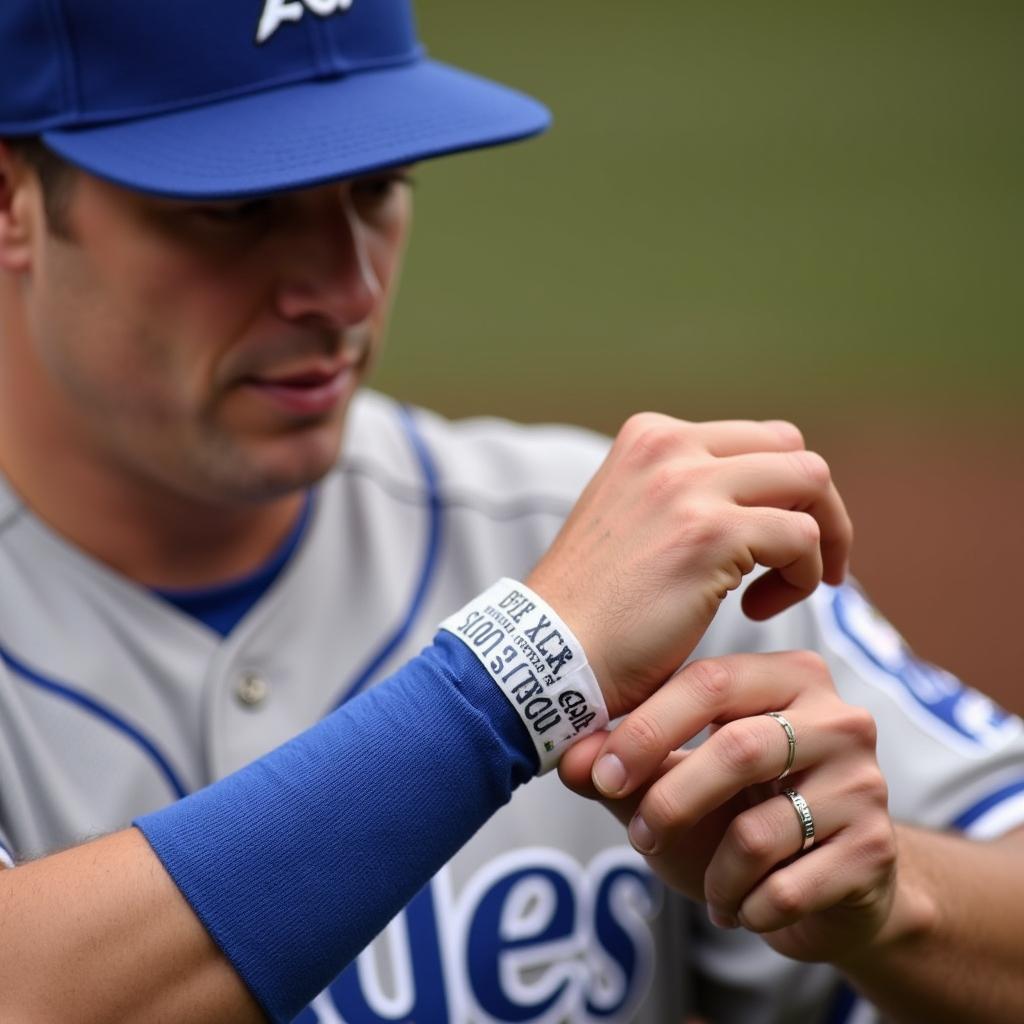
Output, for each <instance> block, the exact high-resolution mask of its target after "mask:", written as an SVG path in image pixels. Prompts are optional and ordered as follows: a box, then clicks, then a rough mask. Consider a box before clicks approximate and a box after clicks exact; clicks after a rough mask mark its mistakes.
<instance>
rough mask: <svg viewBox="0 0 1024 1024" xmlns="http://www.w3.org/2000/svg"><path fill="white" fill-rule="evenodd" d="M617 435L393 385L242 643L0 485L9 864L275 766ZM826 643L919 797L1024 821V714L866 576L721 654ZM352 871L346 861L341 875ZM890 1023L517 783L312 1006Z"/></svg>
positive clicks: (2, 737)
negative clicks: (85, 548) (55, 526)
mask: <svg viewBox="0 0 1024 1024" xmlns="http://www.w3.org/2000/svg"><path fill="white" fill-rule="evenodd" d="M606 450H607V441H606V440H604V439H602V438H598V437H596V436H594V435H591V434H588V433H586V432H584V431H579V430H573V429H570V428H562V427H519V426H514V425H512V424H509V423H504V422H500V421H497V420H475V421H467V422H464V423H459V424H451V423H447V422H445V421H443V420H441V419H440V418H438V417H436V416H433V415H432V414H429V413H424V412H415V413H412V414H407V413H406V412H404V411H403V410H402V409H400V408H399V407H398V406H396V405H395V404H394V403H392V402H390V401H389V400H387V399H385V398H382V397H381V396H379V395H375V394H373V393H365V394H363V395H361V396H360V397H359V398H358V399H357V401H356V403H355V405H354V407H353V409H352V411H351V414H350V420H349V425H348V433H347V438H346V443H345V446H344V451H343V454H342V457H341V459H340V460H339V463H338V466H337V468H336V470H335V471H334V472H332V473H331V474H330V475H329V476H328V478H327V479H325V480H324V481H323V483H322V484H321V485H320V486H319V487H318V489H317V493H316V496H315V505H314V509H313V514H312V518H311V521H310V523H309V525H308V527H307V529H306V532H305V535H304V536H303V538H302V541H301V544H300V546H299V548H298V550H297V551H296V552H295V554H294V555H293V556H292V558H291V560H290V562H289V564H288V566H287V568H286V569H285V571H284V572H283V573H282V574H281V575H280V576H279V577H278V578H277V580H276V581H275V583H274V584H273V586H272V587H271V588H270V590H268V591H267V593H265V594H264V595H263V597H262V598H261V599H260V600H259V601H258V603H257V604H256V605H255V606H254V607H253V608H252V609H251V610H250V611H249V613H248V614H247V615H246V616H245V618H244V619H243V620H242V621H241V622H240V623H239V624H238V625H237V626H236V627H235V628H234V629H233V630H232V631H231V633H230V634H229V635H228V636H227V637H226V638H224V637H221V636H220V635H219V634H217V633H216V632H214V631H213V630H211V629H208V628H207V627H206V626H204V625H203V624H201V623H200V622H198V621H196V620H195V619H193V618H191V617H189V616H188V615H187V614H185V613H183V612H182V611H180V610H179V609H177V608H176V607H174V606H172V605H171V604H169V603H168V602H166V601H165V600H163V599H162V598H160V597H158V596H156V595H154V594H152V593H151V592H149V591H148V590H146V589H145V588H143V587H140V586H138V585H137V584H135V583H133V582H131V581H129V580H127V579H125V578H123V577H121V576H119V575H118V574H117V573H115V572H112V571H111V570H110V569H108V568H106V567H105V566H103V565H101V564H99V563H97V562H96V561H94V560H93V559H91V558H90V557H88V556H87V555H85V554H83V553H82V552H80V551H78V550H77V549H75V548H74V547H72V546H70V545H69V544H68V543H67V542H66V541H64V540H63V539H62V538H61V537H60V536H58V535H56V534H54V533H53V532H52V531H51V530H50V529H49V528H48V527H47V526H46V525H45V524H44V523H43V522H41V521H40V520H38V519H37V518H36V517H35V516H34V515H33V514H32V513H31V512H30V511H28V510H27V509H26V508H25V507H24V506H23V505H21V504H20V502H19V501H18V499H17V497H16V496H15V495H14V494H13V493H11V492H10V490H9V489H7V488H6V486H4V487H3V489H0V580H2V586H0V857H4V858H5V859H10V858H31V857H36V856H39V855H41V854H44V853H46V852H48V851H51V850H53V849H55V848H58V847H61V846H66V845H68V844H72V843H76V842H79V841H81V840H83V839H86V838H88V837H91V836H95V835H98V834H101V833H105V832H110V831H113V830H116V829H119V828H122V827H124V826H125V825H126V824H127V823H128V822H129V821H130V820H131V819H132V818H133V817H135V816H137V815H140V814H143V813H145V812H147V811H150V810H153V809H155V808H157V807H160V806H162V805H164V804H166V803H167V802H169V801H171V800H173V799H175V798H177V797H179V796H181V795H184V794H185V793H188V792H191V791H193V790H195V789H198V788H199V787H201V786H203V785H205V784H206V783H209V782H211V781H213V780H216V779H218V778H221V777H223V776H224V775H226V774H227V773H229V772H231V771H232V770H234V769H235V768H238V767H239V766H241V765H243V764H245V763H247V762H248V761H251V760H252V759H254V758H256V757H259V756H260V755H262V754H264V753H266V752H267V751H269V750H271V749H272V748H273V747H275V746H277V745H278V744H280V743H281V742H282V741H284V740H286V739H288V738H289V737H291V736H293V735H294V734H295V733H297V732H298V731H300V730H302V729H303V728H305V727H307V726H309V725H311V724H313V723H314V722H316V721H318V720H319V719H320V718H321V717H322V716H323V715H324V714H325V713H326V712H328V711H329V710H331V709H332V708H333V707H335V706H336V705H337V704H338V703H339V702H340V701H342V700H343V699H344V698H345V697H346V696H347V695H350V694H352V693H354V692H356V691H358V690H359V689H362V688H363V687H365V686H369V685H372V684H373V683H374V682H375V681H377V680H379V679H381V678H383V677H384V676H385V675H387V674H388V673H389V672H390V671H392V670H394V669H395V668H396V667H398V666H399V665H401V664H402V663H403V662H404V661H406V660H407V659H408V658H410V657H411V656H412V655H414V654H415V653H417V652H418V651H419V650H420V649H421V648H422V647H423V646H424V645H425V644H427V643H428V642H429V640H430V638H431V637H432V635H433V633H434V631H435V628H436V626H437V624H438V623H439V622H440V621H441V620H442V619H444V618H445V617H446V616H448V615H449V614H451V613H452V612H453V611H454V610H456V609H457V608H459V607H460V606H461V605H462V604H464V603H465V602H466V601H467V600H468V599H469V598H470V597H472V596H473V595H474V594H476V593H478V592H479V591H481V590H483V589H484V588H485V587H487V586H488V585H490V584H491V583H493V582H494V581H495V580H496V579H498V578H499V577H501V576H505V575H507V576H512V577H518V578H523V577H524V576H525V575H526V574H527V573H528V572H529V570H530V568H531V567H532V566H533V564H534V563H535V562H536V560H537V559H538V557H539V556H540V554H541V553H542V552H543V551H544V550H545V549H546V547H547V545H548V544H549V543H550V541H551V539H552V538H553V536H554V534H555V532H556V530H557V529H558V527H559V525H560V523H561V521H562V519H563V518H564V516H565V515H566V513H567V512H568V511H569V509H570V508H571V506H572V504H573V501H574V500H575V497H576V495H577V494H578V493H579V491H580V489H581V488H582V486H583V485H584V484H585V482H586V481H587V480H588V479H589V477H590V476H591V475H592V473H593V472H594V470H595V469H596V468H597V466H598V464H599V463H600V461H601V459H602V458H603V456H604V453H605V451H606ZM791 648H810V649H814V650H817V651H819V652H820V653H821V654H823V655H824V656H825V658H826V659H827V660H828V662H829V664H830V666H831V669H832V673H833V677H834V679H835V682H836V685H837V687H838V688H839V691H840V693H841V694H842V696H843V697H844V698H845V699H846V700H847V701H849V702H851V703H855V704H860V705H863V706H865V707H867V708H868V709H869V710H870V711H871V712H872V713H873V714H874V716H875V718H876V719H877V721H878V726H879V759H880V761H881V765H882V768H883V771H884V772H885V774H886V777H887V779H888V781H889V784H890V788H891V807H892V810H893V813H894V815H895V816H896V817H897V818H901V819H904V820H908V821H913V822H919V823H922V824H926V825H930V826H937V827H943V826H951V825H956V826H958V827H961V828H964V829H966V830H967V831H970V832H972V833H974V834H976V835H986V836H991V835H997V834H1000V833H1002V832H1004V831H1006V830H1008V829H1010V828H1014V827H1016V826H1018V825H1019V824H1021V823H1024V735H1022V727H1021V722H1020V721H1019V720H1018V719H1017V718H1015V717H1013V716H1010V715H1007V714H1005V713H1003V712H1001V711H1000V710H999V709H998V708H995V707H994V706H993V705H992V704H991V703H990V702H988V701H987V700H986V699H985V698H983V697H981V696H980V695H978V694H976V693H974V692H973V691H971V690H968V689H965V688H964V687H962V686H961V685H960V684H959V683H958V682H957V681H956V680H955V679H953V678H952V677H951V676H949V675H947V674H946V673H943V672H940V671H938V670H936V669H933V668H929V667H927V666H923V665H921V664H920V663H918V662H917V661H915V660H914V659H913V658H912V657H910V655H909V654H908V652H907V650H906V648H905V646H904V645H903V643H902V641H901V640H900V638H899V637H898V635H897V634H895V633H894V632H893V631H892V629H891V628H890V627H889V626H888V625H887V624H885V623H884V622H883V621H881V620H880V619H878V617H877V616H875V614H874V613H873V612H872V610H871V608H870V606H869V605H868V604H867V603H866V602H865V601H864V600H863V598H861V597H860V595H859V594H858V592H857V591H856V590H855V589H854V588H852V587H844V588H841V589H833V588H828V587H822V588H820V589H819V591H818V592H817V593H816V594H815V596H814V597H813V598H812V599H811V600H809V601H806V602H804V603H802V604H801V605H799V606H797V607H795V608H793V609H791V610H790V611H788V612H786V613H784V614H783V615H781V616H778V617H777V618H775V619H773V620H771V621H769V622H768V623H760V624H758V623H753V622H750V621H749V620H747V619H746V618H745V617H744V616H743V614H742V612H741V611H740V609H739V606H738V601H737V600H735V599H734V598H732V597H731V598H730V599H729V600H728V601H726V603H725V605H724V606H723V608H722V610H721V612H720V614H719V615H718V616H717V618H716V619H715V621H714V623H713V624H712V627H711V629H710V630H709V632H708V634H707V635H706V637H705V638H704V640H703V641H702V643H701V645H700V647H699V649H698V651H697V652H695V656H707V655H714V654H721V653H725V652H728V651H768V650H782V649H791ZM338 870H339V871H344V865H343V864H341V865H338ZM695 1008H700V1009H701V1011H702V1012H704V1013H705V1014H707V1015H709V1016H711V1017H713V1019H715V1020H716V1021H735V1022H742V1024H762V1022H763V1024H769V1022H771V1024H781V1022H787V1021H792V1022H798V1021H799V1022H801V1024H807V1022H816V1021H821V1022H829V1024H832V1022H833V1021H834V1022H837V1024H838V1022H839V1021H844V1020H845V1021H850V1022H852V1021H861V1020H868V1019H873V1017H872V1015H871V1014H870V1011H868V1010H867V1009H865V1008H864V1007H858V1006H856V1005H855V1003H854V1002H853V1001H851V1000H850V999H849V998H847V997H846V996H844V994H843V991H842V985H841V982H840V980H839V979H838V977H837V975H836V974H835V973H834V972H833V971H832V970H831V969H830V968H828V967H827V966H822V965H805V964H797V963H792V962H789V961H786V960H784V959H783V958H781V957H779V956H778V955H776V954H775V953H773V952H772V951H771V950H770V949H768V947H767V946H765V945H764V944H763V943H762V942H761V941H760V940H759V939H758V938H756V937H755V936H751V935H749V934H745V933H743V932H719V931H716V930H715V929H714V928H712V927H711V926H710V925H709V924H708V923H707V920H706V918H705V917H704V915H703V913H702V912H701V911H699V910H698V909H697V908H695V907H693V906H692V905H690V904H689V903H687V901H685V900H683V899H682V898H680V897H678V896H675V895H674V894H671V893H665V892H663V891H661V890H660V888H659V887H658V885H657V884H656V883H655V882H654V880H653V878H652V876H651V875H650V873H649V872H648V871H647V870H646V868H645V866H644V863H643V861H642V859H641V858H639V857H638V856H637V855H636V854H635V853H634V852H633V851H632V850H631V849H630V848H629V846H628V844H627V843H626V842H625V838H624V834H623V832H622V829H621V827H620V826H619V825H618V824H617V823H616V822H615V821H614V820H613V819H612V817H611V816H610V815H609V814H608V813H607V812H606V811H605V810H604V809H603V808H602V807H600V806H599V805H597V804H594V803H590V802H587V801H584V800H581V799H579V798H578V797H575V796H573V795H572V794H570V793H568V792H567V791H565V790H564V789H562V787H561V785H560V783H559V782H558V779H557V777H556V776H554V775H549V776H545V777H544V778H541V779H539V780H536V781H534V782H531V783H530V784H529V785H528V786H525V787H523V788H521V789H520V790H518V791H517V792H516V794H515V795H514V797H513V799H512V801H511V803H510V804H509V805H508V806H506V807H504V808H503V809H502V810H500V811H499V812H498V813H497V814H496V815H495V816H494V817H493V818H492V819H491V820H490V821H489V822H488V823H487V825H485V826H484V828H483V829H482V830H481V831H480V832H479V833H478V834H477V835H476V836H475V837H474V838H473V839H472V840H471V841H470V842H469V843H468V844H467V845H466V846H465V847H464V848H463V849H462V850H461V851H460V852H459V853H458V855H457V856H456V857H455V858H454V859H453V860H452V861H451V862H450V863H449V864H448V865H447V866H446V867H445V868H444V869H443V870H442V871H441V872H440V873H439V874H438V875H437V876H436V877H435V878H434V879H433V881H432V882H431V883H430V884H429V885H428V886H427V887H426V888H425V889H424V890H423V891H422V892H421V893H420V894H419V895H418V896H417V897H416V898H415V899H414V900H413V901H412V902H411V903H410V904H409V906H408V907H407V908H406V910H405V911H404V912H403V913H402V914H401V915H399V917H398V918H396V919H395V921H394V922H393V923H392V925H391V926H390V927H389V928H388V930H387V931H386V932H385V933H384V934H383V935H382V936H381V937H380V938H379V939H378V940H377V942H376V943H374V945H373V946H372V947H371V948H370V949H369V950H367V951H366V952H365V953H364V954H363V955H362V956H361V957H360V958H359V960H358V961H357V963H356V964H354V965H353V966H352V967H350V968H349V969H348V970H347V971H346V972H344V974H343V975H341V976H340V977H339V979H338V980H337V981H336V982H335V983H334V984H333V985H332V986H331V988H330V989H328V990H327V991H326V992H324V993H323V994H322V995H321V996H320V997H319V998H318V999H317V1000H316V1002H315V1003H314V1004H313V1005H312V1006H311V1007H310V1009H308V1010H307V1011H305V1012H304V1013H303V1014H302V1015H301V1016H300V1018H299V1020H301V1021H303V1022H304V1024H312V1022H315V1021H319V1022H327V1024H338V1022H339V1021H345V1022H347V1024H364V1022H383V1021H416V1024H449V1022H450V1024H491V1022H505V1021H508V1022H511V1021H518V1022H529V1024H555V1022H559V1021H572V1022H598V1021H610V1022H626V1021H637V1022H643V1024H665V1022H677V1021H681V1020H682V1019H683V1018H684V1016H685V1014H686V1013H688V1012H693V1011H694V1010H695Z"/></svg>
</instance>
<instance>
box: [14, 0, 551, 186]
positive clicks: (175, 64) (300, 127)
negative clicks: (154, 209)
mask: <svg viewBox="0 0 1024 1024" xmlns="http://www.w3.org/2000/svg"><path fill="white" fill-rule="evenodd" d="M548 123H549V115H548V112H547V110H546V109H545V108H544V107H543V106H541V104H539V103H537V102H536V101H535V100H533V99H531V98H530V97H528V96H525V95H523V94H522V93H519V92H516V91H515V90H512V89H508V88H506V87H504V86H501V85H498V84H497V83H494V82H490V81H487V80H486V79H483V78H479V77H477V76H476V75H472V74H469V73H468V72H465V71H461V70H459V69H457V68H454V67H451V66H448V65H445V64H442V63H439V62H438V61H434V60H430V59H428V58H427V56H426V54H425V51H424V49H423V47H422V46H421V45H420V43H419V42H418V41H417V38H416V26H415V21H414V18H413V12H412V5H411V3H410V0H0V138H3V137H5V136H6V137H19V136H29V135H39V136H41V137H42V139H43V141H44V142H45V143H46V144H47V145H48V146H49V147H50V148H51V149H53V150H54V151H55V152H57V153H59V154H60V155H61V156H63V157H64V158H65V159H67V160H69V161H70V162H71V163H73V164H76V165H78V166H80V167H83V168H85V169H86V170H88V171H91V172H92V173H94V174H96V175H99V176H100V177H103V178H106V179H108V180H110V181H113V182H116V183H117V184H120V185H124V186H126V187H129V188H133V189H137V190H140V191H143V192H152V193H156V194H160V195H165V196H171V197H179V198H196V199H216V198H231V197H239V196H246V195H253V194H258V193H263V192H273V191H278V190H282V189H291V188H301V187H305V186H310V185H315V184H318V183H321V182H324V181H329V180H332V179H336V178H345V177H352V176H354V175H359V174H367V173H371V172H373V171H375V170H379V169H382V168H385V167H393V166H396V165H401V164H406V163H412V162H414V161H418V160H424V159H427V158H429V157H435V156H440V155H442V154H445V153H453V152H457V151H460V150H466V149H476V148H479V147H483V146H492V145H497V144H499V143H503V142H511V141H513V140H516V139H522V138H526V137H528V136H530V135H534V134H536V133H538V132H540V131H543V130H544V129H545V128H546V127H547V125H548Z"/></svg>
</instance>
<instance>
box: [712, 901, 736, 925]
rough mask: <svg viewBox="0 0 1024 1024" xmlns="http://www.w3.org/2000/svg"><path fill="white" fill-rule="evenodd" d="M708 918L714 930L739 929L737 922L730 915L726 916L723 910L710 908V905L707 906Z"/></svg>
mask: <svg viewBox="0 0 1024 1024" xmlns="http://www.w3.org/2000/svg"><path fill="white" fill-rule="evenodd" d="M708 917H709V918H710V919H711V923H712V924H713V925H714V926H715V927H716V928H722V929H731V928H738V927H739V921H737V920H736V918H735V917H733V916H732V914H727V913H726V912H725V911H724V910H719V909H718V907H713V906H711V904H710V903H709V904H708Z"/></svg>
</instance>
